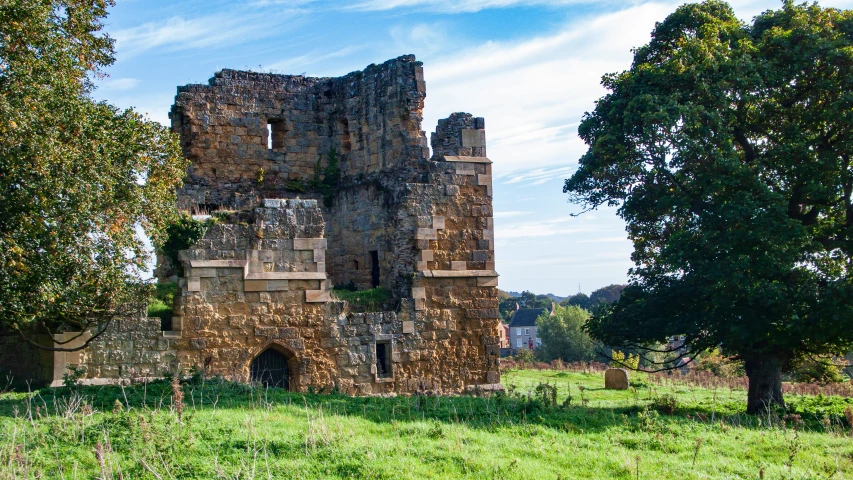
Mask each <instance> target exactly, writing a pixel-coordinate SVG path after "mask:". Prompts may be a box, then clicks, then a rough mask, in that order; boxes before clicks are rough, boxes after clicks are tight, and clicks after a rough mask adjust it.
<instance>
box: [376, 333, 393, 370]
mask: <svg viewBox="0 0 853 480" xmlns="http://www.w3.org/2000/svg"><path fill="white" fill-rule="evenodd" d="M376 376H378V377H381V378H390V377H391V376H393V372H392V371H391V342H388V341H385V342H376Z"/></svg>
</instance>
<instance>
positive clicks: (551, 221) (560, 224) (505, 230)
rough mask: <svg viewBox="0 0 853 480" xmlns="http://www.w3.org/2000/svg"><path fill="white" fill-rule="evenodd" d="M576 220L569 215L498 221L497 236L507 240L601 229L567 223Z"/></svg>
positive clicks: (496, 226)
mask: <svg viewBox="0 0 853 480" xmlns="http://www.w3.org/2000/svg"><path fill="white" fill-rule="evenodd" d="M498 218H500V217H498ZM576 220H577V218H576V217H573V216H571V215H568V216H558V217H553V218H545V219H541V220H535V221H527V222H521V223H508V224H506V225H502V224H501V223H500V222H497V223H496V224H495V238H499V239H501V240H506V239H511V238H530V237H549V236H552V235H566V234H574V233H582V232H593V231H597V230H598V229H599V227H595V226H589V225H586V226H568V225H566V223H567V222H570V221H573V222H574V223H577V222H576Z"/></svg>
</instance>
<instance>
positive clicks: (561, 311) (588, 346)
mask: <svg viewBox="0 0 853 480" xmlns="http://www.w3.org/2000/svg"><path fill="white" fill-rule="evenodd" d="M588 318H589V312H588V311H586V310H584V309H583V308H580V307H575V306H568V307H559V306H558V307H556V308H555V309H554V315H551V314H550V313H545V314H543V315H541V316H540V317H539V318H538V319H536V327H537V329H536V335H537V337H539V338H541V339H542V345H541V346H540V347H538V348H537V349H536V356H537V357H539V358H540V359H541V360H542V361H545V362H550V361H553V360H557V359H560V360H562V361H564V362H589V361H592V360H595V359H596V354H597V353H596V349H597V347H598V344H597V343H596V342H595V341H594V340H593V339H592V338H590V336H589V334H588V333H587V332H586V331H584V329H583V326H584V322H586V320H587V319H588Z"/></svg>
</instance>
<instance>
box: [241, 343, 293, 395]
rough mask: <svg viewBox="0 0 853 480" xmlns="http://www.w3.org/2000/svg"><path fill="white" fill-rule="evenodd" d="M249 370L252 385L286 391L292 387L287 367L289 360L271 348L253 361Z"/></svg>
mask: <svg viewBox="0 0 853 480" xmlns="http://www.w3.org/2000/svg"><path fill="white" fill-rule="evenodd" d="M249 369H250V372H251V377H250V379H251V381H252V383H260V384H261V385H263V386H264V387H276V388H283V389H285V390H286V389H288V388H289V387H290V369H289V368H288V365H287V358H285V356H284V355H282V354H280V353H278V352H277V351H275V350H273V349H271V348H268V349H266V350H264V351H263V352H262V353H261V354H260V355H258V356H257V357H256V358H255V359H254V360H252V364H251V365H250V367H249Z"/></svg>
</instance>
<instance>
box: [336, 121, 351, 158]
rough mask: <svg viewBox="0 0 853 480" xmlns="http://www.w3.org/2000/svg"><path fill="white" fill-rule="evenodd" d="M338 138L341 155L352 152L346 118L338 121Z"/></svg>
mask: <svg viewBox="0 0 853 480" xmlns="http://www.w3.org/2000/svg"><path fill="white" fill-rule="evenodd" d="M338 136H339V138H340V142H341V153H349V152H350V151H352V142H351V141H350V137H349V120H347V119H346V118H344V119H341V120H338Z"/></svg>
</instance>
